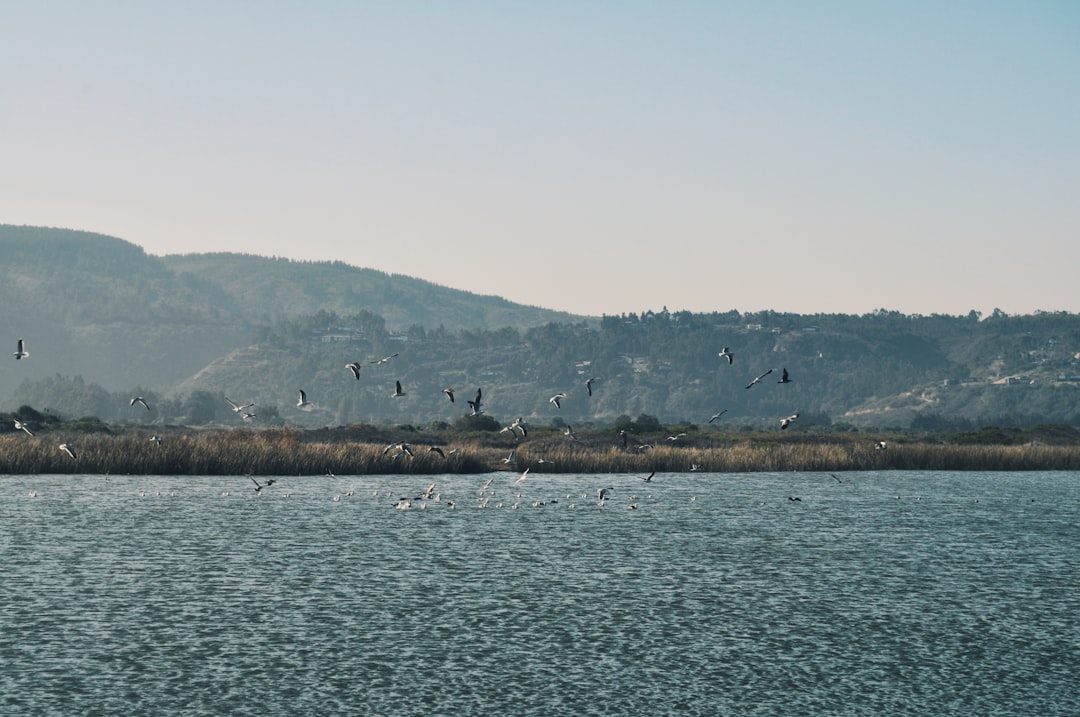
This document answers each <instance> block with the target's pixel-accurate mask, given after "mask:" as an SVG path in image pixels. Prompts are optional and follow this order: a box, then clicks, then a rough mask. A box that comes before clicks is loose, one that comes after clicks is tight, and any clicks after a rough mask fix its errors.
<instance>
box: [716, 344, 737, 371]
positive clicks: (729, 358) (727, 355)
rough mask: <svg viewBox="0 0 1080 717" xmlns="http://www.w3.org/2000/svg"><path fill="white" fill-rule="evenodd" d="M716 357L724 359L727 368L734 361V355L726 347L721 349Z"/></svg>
mask: <svg viewBox="0 0 1080 717" xmlns="http://www.w3.org/2000/svg"><path fill="white" fill-rule="evenodd" d="M717 356H719V357H720V358H726V359H727V362H728V366H730V365H731V364H732V362H733V361H734V360H735V354H733V353H731V349H729V348H728V347H727V346H725V347H724V348H722V349H721V350H720V353H719V354H717Z"/></svg>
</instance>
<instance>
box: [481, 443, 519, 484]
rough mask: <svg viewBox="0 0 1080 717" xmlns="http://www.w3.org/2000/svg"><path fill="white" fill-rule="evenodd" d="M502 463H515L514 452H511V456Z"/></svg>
mask: <svg viewBox="0 0 1080 717" xmlns="http://www.w3.org/2000/svg"><path fill="white" fill-rule="evenodd" d="M502 462H503V463H513V462H514V452H513V451H510V455H508V456H507V457H506V458H503V459H502ZM485 487H486V486H485Z"/></svg>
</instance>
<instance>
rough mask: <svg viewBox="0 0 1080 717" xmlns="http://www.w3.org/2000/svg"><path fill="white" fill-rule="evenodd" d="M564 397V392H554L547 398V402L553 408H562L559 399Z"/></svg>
mask: <svg viewBox="0 0 1080 717" xmlns="http://www.w3.org/2000/svg"><path fill="white" fill-rule="evenodd" d="M564 398H566V394H565V393H556V394H555V395H554V396H552V397H551V398H549V399H548V403H550V404H551V405H553V406H555V408H562V403H561V401H562V400H563V399H564Z"/></svg>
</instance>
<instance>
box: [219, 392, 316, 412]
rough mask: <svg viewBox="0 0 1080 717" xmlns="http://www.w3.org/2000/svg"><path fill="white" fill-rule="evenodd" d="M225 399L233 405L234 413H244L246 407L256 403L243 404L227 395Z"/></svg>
mask: <svg viewBox="0 0 1080 717" xmlns="http://www.w3.org/2000/svg"><path fill="white" fill-rule="evenodd" d="M300 393H303V391H301V392H300ZM225 401H226V402H227V403H228V404H229V405H230V406H232V410H233V413H243V412H244V409H245V408H251V407H252V406H254V405H255V404H254V403H245V404H244V405H243V406H241V405H240V404H239V403H237V402H236V401H233V400H232V399H230V398H229V397H228V396H226V397H225Z"/></svg>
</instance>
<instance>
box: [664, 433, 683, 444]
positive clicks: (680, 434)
mask: <svg viewBox="0 0 1080 717" xmlns="http://www.w3.org/2000/svg"><path fill="white" fill-rule="evenodd" d="M685 435H686V434H685V433H676V434H675V435H674V436H668V437H667V439H668V440H669V441H671V442H672V443H674V442H675V441H677V440H679V439H680V438H682V437H683V436H685Z"/></svg>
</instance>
